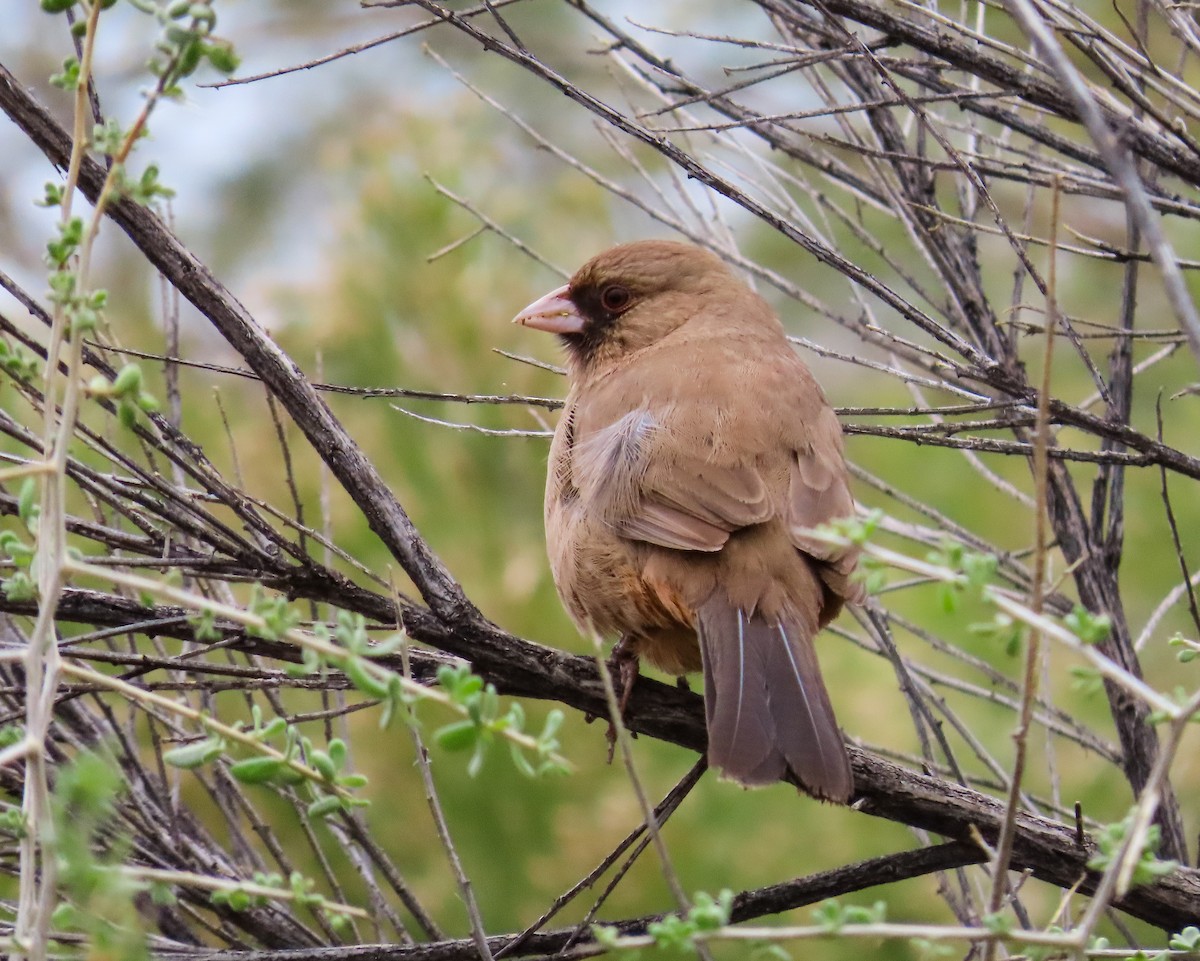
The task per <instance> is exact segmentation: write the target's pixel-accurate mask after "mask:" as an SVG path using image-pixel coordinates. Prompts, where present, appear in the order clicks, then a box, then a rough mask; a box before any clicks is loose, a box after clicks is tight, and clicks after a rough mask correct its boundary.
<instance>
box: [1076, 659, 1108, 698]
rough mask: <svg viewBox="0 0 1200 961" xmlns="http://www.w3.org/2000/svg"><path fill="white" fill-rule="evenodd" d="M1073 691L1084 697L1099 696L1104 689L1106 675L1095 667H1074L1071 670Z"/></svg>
mask: <svg viewBox="0 0 1200 961" xmlns="http://www.w3.org/2000/svg"><path fill="white" fill-rule="evenodd" d="M1071 678H1072V680H1071V690H1073V691H1078V692H1079V693H1080V694H1083V695H1085V696H1086V695H1091V694H1098V693H1100V691H1102V690H1103V689H1104V675H1103V674H1101V673H1100V671H1099V670H1098V669H1096V668H1094V667H1086V666H1083V665H1078V664H1077V665H1074V666H1072V668H1071Z"/></svg>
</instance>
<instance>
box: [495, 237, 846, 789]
mask: <svg viewBox="0 0 1200 961" xmlns="http://www.w3.org/2000/svg"><path fill="white" fill-rule="evenodd" d="M514 322H515V323H520V324H524V325H526V326H528V327H535V328H537V329H539V330H545V331H550V332H552V333H555V334H558V335H559V337H560V338H561V340H562V343H563V345H564V346H565V348H566V357H567V370H568V375H569V377H570V382H571V389H570V393H569V394H568V396H567V401H566V408H565V410H564V411H563V414H562V419H561V420H560V421H559V424H558V429H557V430H556V431H555V432H554V441H553V444H552V445H551V448H550V464H549V470H548V477H547V480H546V511H545V519H546V541H547V549H548V552H549V555H550V564H551V568H552V570H553V574H554V581H555V584H556V585H557V587H558V593H559V596H560V597H561V598H562V600H563V603H564V605H566V608H567V611H568V612H569V613H570V615H571V617H572V618H573V619H574V620H575V622H576V624H578V625H579V627H580V629H581V630H583V631H596V632H599V633H601V634H610V633H615V634H619V635H621V645H620V646H621V647H622V648H624V649H626V650H627V651H630V652H631V653H632V654H633V655H634V656H642V657H645V658H646V659H648V660H649V661H650V662H651V663H652V664H654V665H656V666H657V667H659V668H661V669H662V670H664V671H667V672H669V673H671V674H684V673H687V672H689V671H696V670H700V669H703V671H704V700H705V713H706V717H707V721H708V758H709V762H710V763H711V764H712V765H713V766H714V767H716V768H717V769H718V770H720V771H721V772H722V773H723V774H724V775H726V776H728V777H730V778H733V779H734V780H737V781H740V782H741V783H742V784H746V785H756V784H768V783H771V782H773V781H776V780H778V779H780V778H782V777H784V776H785V775H786V773H787V771H788V769H790V770H791V771H792V772H793V773H794V774H795V776H796V778H797V779H798V780H799V782H800V783H801V784H802V785H803V786H804V787H805V789H806V790H807V791H808V792H809V793H810V794H813V795H814V796H816V797H818V798H823V799H825V800H829V801H838V802H843V803H845V802H847V801H849V799H850V796H851V794H852V793H853V789H854V781H853V777H852V775H851V772H850V761H849V757H848V756H847V753H846V748H845V745H844V744H843V743H842V738H841V735H840V733H839V731H838V726H837V720H836V718H835V717H834V713H833V707H832V705H831V704H830V702H829V694H828V693H827V691H826V690H825V683H824V681H823V680H822V679H821V672H820V668H819V667H818V665H817V657H816V651H815V650H814V647H813V638H814V637H815V635H816V633H817V631H818V630H820V629H821V628H822V627H824V626H825V625H826V624H828V623H829V621H831V620H832V619H833V618H834V617H835V616H836V615H837V613H838V612H839V611H840V610H841V608H842V605H843V604H844V603H845V602H847V601H852V602H854V601H859V600H861V587H860V585H859V584H858V583H857V582H855V581H852V580H851V575H852V574H853V573H854V568H855V564H856V562H857V555H858V552H857V550H855V549H853V548H846V547H839V546H833V545H830V544H828V543H825V542H823V541H822V540H820V539H817V538H814V537H813V536H812V535H811V533H810V531H811V529H812V528H814V527H817V526H818V525H821V524H827V523H829V522H830V521H832V520H835V519H836V518H840V517H848V516H851V515H852V514H853V513H854V502H853V500H852V498H851V496H850V492H849V489H848V487H847V482H846V466H845V461H844V459H843V455H842V433H841V428H840V426H839V425H838V421H837V418H836V416H835V415H834V413H833V411H832V410H831V409H830V407H829V405H828V404H827V403H826V401H825V397H824V395H823V394H822V393H821V388H820V387H818V386H817V383H816V381H815V380H814V379H813V376H812V374H811V373H810V372H809V370H808V368H807V367H806V366H805V365H804V363H803V362H802V361H801V360H800V359H799V357H797V356H796V354H795V352H794V351H793V350H792V348H791V346H790V345H789V344H788V341H787V338H786V337H785V335H784V331H783V326H782V325H781V324H780V322H779V319H778V318H777V317H776V316H775V314H774V312H773V311H772V310H771V308H770V307H769V306H768V305H767V303H766V302H765V301H764V300H763V299H762V298H761V297H759V296H758V295H757V294H755V293H754V292H753V291H751V290H750V289H749V288H748V287H747V286H746V285H745V284H744V283H742V282H741V281H740V280H738V278H737V277H735V276H734V274H733V272H732V271H731V270H730V269H729V268H728V267H726V266H725V264H724V263H722V261H721V260H719V259H718V258H717V257H715V256H714V255H712V254H710V253H708V252H707V251H704V250H702V249H700V248H699V247H694V246H691V245H689V244H681V243H674V242H669V241H641V242H637V243H631V244H624V245H621V246H619V247H614V248H612V249H611V250H607V251H605V252H604V253H602V254H599V255H598V256H596V257H594V258H593V259H592V260H590V261H588V263H586V264H584V265H583V267H581V268H580V269H579V271H578V272H577V273H576V274H575V276H573V277H572V278H571V281H570V283H568V284H567V285H566V286H564V287H560V288H559V289H557V290H554V291H551V292H550V293H549V294H547V295H546V296H544V297H542V298H541V299H540V300H537V301H534V303H532V304H530V305H529V306H528V307H526V308H525V309H524V310H523V311H521V312H520V313H519V314H518V315H517V316H516V317H515V318H514ZM697 638H699V644H697ZM634 664H635V667H634V671H635V672H636V660H635V661H634ZM633 677H636V673H635V674H633V675H631V679H630V680H631V682H632V678H633Z"/></svg>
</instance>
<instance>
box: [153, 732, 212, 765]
mask: <svg viewBox="0 0 1200 961" xmlns="http://www.w3.org/2000/svg"><path fill="white" fill-rule="evenodd" d="M224 749H225V743H224V741H222V740H220V739H219V738H211V737H210V738H208V739H206V740H203V741H197V742H196V743H195V744H186V745H184V746H183V747H177V748H175V749H174V750H171V751H167V752H166V753H165V754H163V762H164V763H166V764H169V765H171V767H178V768H184V769H185V770H187V769H190V768H197V767H200V766H201V765H203V764H208V763H209V762H210V761H213V760H215V759H216V758H217V757H219V756H220V754H221V752H222V751H223V750H224Z"/></svg>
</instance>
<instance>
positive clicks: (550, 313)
mask: <svg viewBox="0 0 1200 961" xmlns="http://www.w3.org/2000/svg"><path fill="white" fill-rule="evenodd" d="M570 289H571V288H570V287H569V286H568V285H566V284H564V285H563V286H562V287H559V288H558V289H557V290H552V291H550V293H548V294H546V296H544V297H539V298H538V299H537V300H535V301H534V302H533V303H532V304H530V305H529V306H528V307H526V308H525V309H524V310H523V311H521V312H520V313H519V314H517V316H516V317H514V318H513V320H512V322H513V323H514V324H521V325H523V326H525V327H533V328H534V329H535V330H545V331H549V332H550V333H552V334H579V333H582V332H583V315H582V314H581V313H580V312H579V308H578V307H576V306H575V305H574V304H573V303H572V302H571V299H570V298H569V297H568V296H567V293H568V291H570Z"/></svg>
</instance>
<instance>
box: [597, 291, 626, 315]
mask: <svg viewBox="0 0 1200 961" xmlns="http://www.w3.org/2000/svg"><path fill="white" fill-rule="evenodd" d="M631 300H633V294H631V293H630V292H629V288H628V287H623V286H621V285H620V284H609V285H608V286H607V287H605V288H604V289H603V290H602V291H600V306H601V307H603V308H604V309H605V310H607V311H608V312H609V313H610V314H616V313H620V312H621V311H622V310H624V309H625V308H626V307H628V306H629V302H630V301H631Z"/></svg>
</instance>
